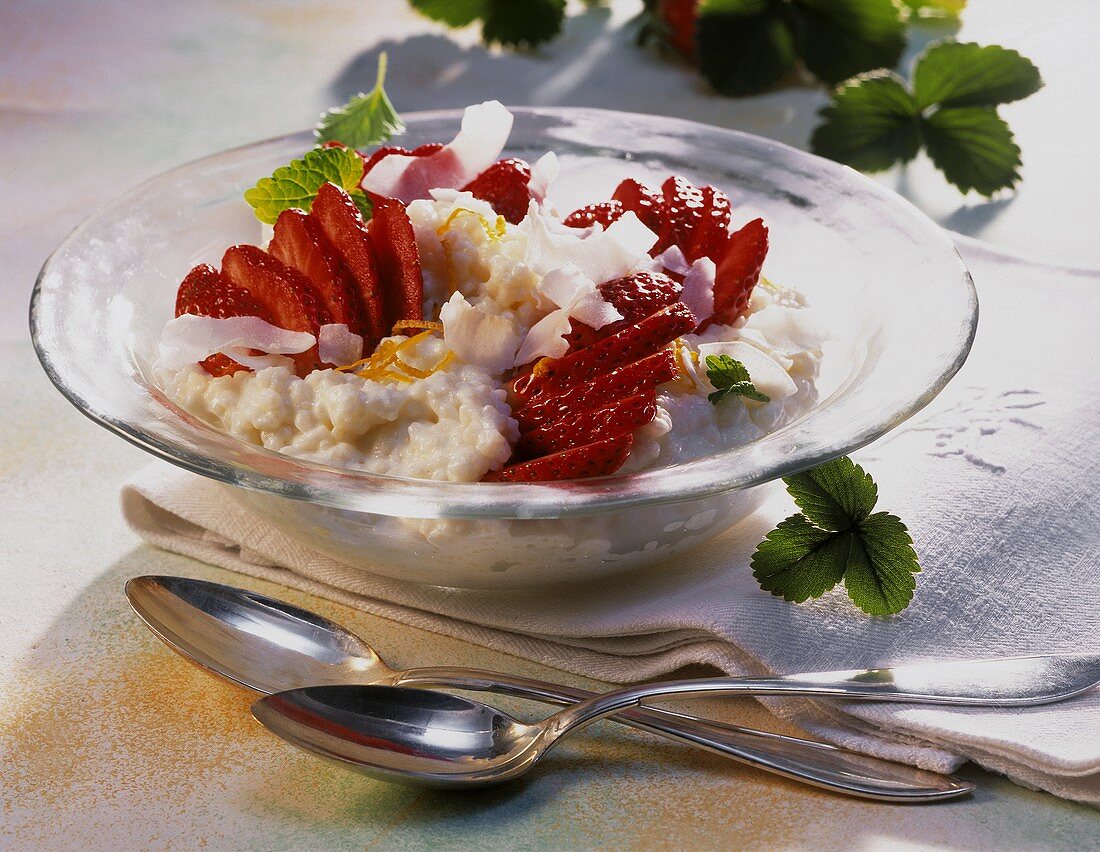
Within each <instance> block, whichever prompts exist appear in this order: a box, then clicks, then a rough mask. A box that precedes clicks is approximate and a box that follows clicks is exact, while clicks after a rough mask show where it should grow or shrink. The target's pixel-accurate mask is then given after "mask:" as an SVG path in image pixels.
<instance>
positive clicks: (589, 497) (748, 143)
mask: <svg viewBox="0 0 1100 852" xmlns="http://www.w3.org/2000/svg"><path fill="white" fill-rule="evenodd" d="M508 109H509V111H511V112H512V113H513V114H514V115H516V116H517V117H519V116H531V117H538V116H551V117H552V116H554V115H555V114H558V115H566V114H567V115H569V116H581V117H588V118H591V119H601V118H602V119H608V120H610V119H613V118H616V117H617V118H619V119H629V120H633V121H642V122H648V123H653V124H654V125H657V126H662V127H664V128H666V129H667V130H669V131H673V130H679V131H680V132H683V131H685V130H686V131H689V132H690V131H692V130H694V131H695V132H705V133H708V134H714V133H718V134H724V135H725V136H726V137H727V138H728V139H730V141H731V142H734V143H736V144H737V145H738V146H740V147H741V148H742V149H744V148H748V149H753V148H755V149H766V150H767V152H768V154H769V155H772V156H776V157H778V158H780V159H781V160H782V159H783V158H793V159H794V160H795V161H803V162H805V161H807V160H809V161H812V164H813V166H814V168H816V169H818V170H820V171H821V172H822V173H823V174H826V175H830V176H832V177H834V178H838V179H843V180H844V181H848V182H854V183H855V185H856V186H857V187H858V189H859V190H860V191H862V192H865V193H871V194H873V195H875V196H878V198H879V200H881V201H885V202H886V203H888V204H890V205H893V206H894V207H896V208H897V210H898V211H899V213H905V214H906V215H907V216H908V217H909V220H910V222H911V223H919V225H920V227H921V228H922V229H923V231H924V232H925V233H924V234H923V236H924V237H925V238H926V239H928V240H930V241H933V242H937V243H939V244H940V246H941V248H942V249H944V250H946V251H948V252H950V254H951V255H953V257H954V261H955V262H956V267H957V269H956V272H957V274H958V281H957V283H958V284H961V285H962V286H963V287H964V288H965V289H966V293H965V297H966V298H965V313H966V316H965V318H964V321H963V323H962V325H961V327H960V329H959V332H958V333H957V335H956V338H955V340H954V344H955V345H954V354H953V356H952V357H951V358H950V359H947V360H945V362H944V363H943V364H942V366H941V369H940V371H939V372H938V374H937V375H936V376H935V378H934V379H933V381H932V382H931V383H930V385H929V386H928V387H927V388H924V389H923V390H921V392H920V393H917V394H913V395H910V396H909V397H906V398H904V399H902V400H899V401H897V402H895V403H894V406H893V407H892V408H890V409H888V410H884V411H883V413H882V415H881V417H879V418H878V419H876V420H874V421H873V422H867V423H865V424H864V425H863V427H862V428H860V429H857V430H855V431H853V432H852V433H850V434H848V435H845V436H843V438H842V439H841V440H834V441H832V442H830V443H827V444H826V443H822V442H816V443H814V442H809V443H806V444H804V445H801V446H800V447H799V449H798V450H797V451H795V452H793V453H790V454H788V455H787V456H786V457H784V458H782V459H778V460H773V461H771V462H770V463H768V464H765V463H762V462H760V461H754V462H752V463H751V464H748V465H745V466H744V468H745V469H743V470H742V471H740V472H738V473H736V474H735V475H729V471H728V470H724V469H723V467H724V463H725V462H728V457H729V455H730V454H731V453H737V452H738V451H739V450H744V449H745V448H746V447H749V448H759V447H760V446H761V445H762V443H765V444H766V442H767V441H768V439H769V438H773V437H774V436H777V435H780V434H781V433H783V432H784V431H786V429H787V428H789V427H784V428H783V429H780V430H778V431H776V432H771V433H768V434H766V435H764V436H762V437H761V438H759V439H757V440H755V441H753V442H751V443H750V444H748V445H744V446H742V447H735V448H731V449H730V450H727V451H725V452H720V453H714V454H711V455H708V456H704V457H702V458H699V459H695V460H693V461H689V462H685V463H682V464H679V465H674V466H671V467H666V468H656V469H651V470H645V471H639V472H637V473H628V474H615V475H611V476H606V477H597V478H592V479H584V480H570V481H568V482H564V483H484V482H474V483H469V482H445V481H436V480H426V479H412V478H408V477H399V476H392V475H386V474H375V473H368V472H366V471H360V470H351V469H345V468H334V467H330V466H328V465H324V464H321V463H317V462H310V461H306V460H303V459H297V458H293V457H290V456H286V455H284V454H282V453H278V452H276V451H273V450H266V449H265V448H262V447H257V448H255V449H256V450H258V451H260V452H262V453H265V454H270V455H271V456H273V457H274V459H275V460H274V463H275V464H279V463H285V466H286V467H287V468H288V469H289V470H291V471H295V472H297V471H303V472H304V473H305V474H306V476H287V477H284V476H279V475H275V474H272V473H265V472H260V471H256V470H250V469H247V468H245V467H243V466H240V465H235V464H233V463H232V462H227V461H222V460H218V459H214V458H211V457H210V456H206V455H203V454H200V453H195V452H192V451H191V450H190V449H188V448H186V447H184V446H181V445H179V444H178V443H177V442H175V441H173V440H169V439H167V438H163V437H161V436H159V435H157V434H156V433H154V432H151V431H149V430H147V429H145V428H143V427H142V426H141V425H139V424H135V423H130V422H127V421H125V420H122V419H119V418H117V417H113V416H112V415H111V414H110V412H106V411H100V410H98V409H97V408H96V407H95V406H94V405H92V403H90V402H89V401H88V399H87V398H86V397H85V396H84V395H83V394H82V393H81V391H80V389H79V388H78V387H74V386H73V385H71V384H70V383H69V382H67V381H66V379H65V377H64V371H63V368H62V367H61V366H59V365H58V364H57V363H56V362H55V360H54V359H53V357H52V353H51V351H50V350H49V349H48V347H47V346H46V345H45V343H44V341H43V338H42V334H41V327H42V325H43V318H42V316H41V315H40V307H41V299H42V292H43V291H42V283H43V281H44V279H45V277H46V275H47V274H48V272H49V271H50V269H51V263H52V262H53V260H54V259H55V258H56V257H57V256H58V255H59V254H60V253H61V252H62V251H63V250H64V249H65V248H66V247H67V246H68V245H69V244H70V243H72V242H75V241H78V240H79V239H80V237H81V236H82V234H83V232H84V231H85V230H86V229H89V228H90V227H91V226H92V225H93V224H95V223H96V222H97V221H98V220H99V219H100V218H102V217H105V216H107V215H108V214H109V213H111V212H112V211H113V210H114V208H116V207H117V206H118V205H120V204H123V203H125V202H126V201H127V200H128V199H129V198H130V197H131V196H134V195H137V194H138V193H139V192H141V191H142V190H143V189H145V188H146V187H148V186H150V185H151V184H153V183H155V182H156V181H158V180H160V179H162V178H165V177H167V176H170V175H174V174H176V173H178V172H181V171H184V170H187V169H189V168H191V167H193V166H196V165H198V164H200V163H203V162H205V161H209V160H213V159H216V158H220V157H224V156H228V155H231V154H234V153H240V152H244V151H248V150H250V149H255V148H260V147H262V146H266V145H273V144H279V143H285V142H291V141H302V142H303V143H305V147H306V148H308V146H309V145H310V144H312V142H313V138H314V137H313V133H312V131H298V132H296V133H289V134H283V135H279V136H274V137H270V138H268V139H263V140H258V141H254V142H250V143H247V144H245V145H239V146H235V147H233V148H227V149H224V150H222V151H219V152H216V153H214V154H209V155H206V156H204V157H199V158H196V159H194V160H190V161H188V162H186V163H183V164H181V165H179V166H175V167H173V168H171V169H168V170H166V171H163V172H160V173H158V174H156V175H154V176H152V177H150V178H148V179H146V180H145V181H142V182H141V183H139V184H137V185H135V186H133V187H131V188H130V189H129V190H127V191H126V192H124V193H123V194H121V195H120V196H118V197H116V198H114V199H112V200H111V201H109V202H107V203H106V204H103V205H101V206H100V207H98V208H97V209H96V210H95V211H94V212H93V213H91V214H90V215H89V216H88V217H86V218H85V219H84V220H83V221H82V222H81V223H80V224H79V225H77V226H76V227H75V228H74V229H73V230H72V231H70V232H69V234H68V235H67V236H66V237H65V239H64V240H63V241H62V242H61V243H60V244H59V245H58V247H57V248H56V249H55V250H54V251H53V252H51V254H50V256H49V257H47V259H46V261H45V262H44V263H43V266H42V269H41V270H40V272H39V274H38V277H37V279H36V281H35V284H34V288H33V290H32V293H31V300H30V311H29V314H30V316H29V320H30V333H31V340H32V343H33V345H34V349H35V353H36V354H37V356H38V360H39V362H40V363H41V365H42V368H43V370H44V371H45V373H46V375H47V376H48V378H49V379H50V381H51V382H52V383H53V385H54V386H55V387H56V388H57V389H58V390H59V391H60V392H61V394H62V395H63V396H64V397H65V398H66V399H68V401H69V402H70V403H72V404H73V405H74V406H75V407H76V408H77V409H78V410H79V411H80V412H81V413H82V414H84V415H85V416H86V417H88V418H90V419H91V420H92V421H93V422H95V423H97V424H99V425H100V426H103V427H104V428H106V429H108V430H109V431H111V432H113V433H115V434H117V435H119V436H120V437H122V438H123V439H125V440H126V441H128V442H129V443H131V444H133V445H135V446H138V447H140V448H141V449H143V450H145V451H146V452H149V453H150V454H151V455H153V456H155V457H157V458H160V459H162V460H164V461H167V462H169V463H171V464H173V465H175V466H177V467H180V468H182V469H184V470H188V471H191V472H193V473H197V474H199V475H202V476H205V477H208V478H211V479H214V480H216V481H219V482H222V483H225V484H229V485H234V486H239V487H243V488H247V489H249V490H252V491H259V492H266V493H269V494H273V495H278V496H280V497H286V498H289V499H292V500H304V501H308V502H311V503H317V504H321V505H327V506H331V507H334V508H338V509H345V510H350V511H356V512H369V513H374V514H380V515H387V516H404V517H423V518H498V519H535V518H560V517H567V516H572V515H587V514H594V513H599V512H608V511H616V510H622V509H627V508H635V507H642V506H650V505H657V504H662V503H670V502H683V501H689V500H698V499H703V498H707V497H713V496H716V495H720V494H723V493H726V492H730V491H738V490H742V489H745V488H751V487H754V486H757V485H762V484H764V483H767V482H770V481H773V480H776V479H779V478H781V477H784V476H789V475H791V474H794V473H798V472H800V471H803V470H807V469H810V468H813V467H816V466H817V465H819V464H822V463H824V462H826V461H829V460H830V459H833V458H836V457H837V456H841V455H846V454H848V453H850V452H853V451H855V450H857V449H859V448H860V447H863V446H865V445H867V444H869V443H871V442H872V441H874V440H876V439H877V438H879V437H881V436H882V435H884V434H886V433H887V432H889V431H890V430H892V429H894V428H895V427H896V426H898V425H899V424H901V423H902V422H904V421H905V420H907V419H909V418H910V417H912V416H913V415H914V414H916V413H917V412H919V411H920V410H921V409H922V408H924V407H925V406H926V405H927V404H928V403H929V402H931V401H932V399H934V398H935V396H936V395H937V394H938V393H939V392H940V391H941V390H942V389H943V388H944V387H945V386H946V385H947V383H948V382H949V381H950V380H951V379H952V378H953V377H954V376H955V374H956V373H957V372H958V371H959V369H961V367H962V365H963V363H964V362H965V361H966V358H967V356H968V355H969V352H970V349H971V347H972V345H973V341H974V336H975V334H976V330H977V321H978V301H977V292H976V290H975V288H974V282H973V279H972V277H971V275H970V273H969V271H968V270H967V268H966V266H965V264H964V263H963V260H962V257H961V256H960V255H959V252H958V250H957V248H956V247H955V245H954V242H953V241H952V240H951V239H950V237H949V235H948V233H947V232H946V231H945V230H943V229H942V228H940V227H939V226H937V225H936V224H935V223H934V222H932V220H930V219H929V218H928V217H926V216H925V215H924V214H923V213H921V212H920V211H919V210H918V209H917V208H916V207H915V206H913V205H912V204H911V203H910V202H908V201H907V200H906V199H904V198H902V197H901V196H899V195H897V194H895V193H893V192H891V191H890V190H888V189H886V188H885V187H884V186H882V185H881V184H879V183H877V182H875V181H873V180H871V179H870V178H868V177H866V176H865V175H863V174H860V173H859V172H857V171H855V170H853V169H850V168H849V167H847V166H843V165H840V164H838V163H835V162H833V161H831V160H826V159H823V158H820V157H817V156H815V155H813V154H810V153H808V152H806V151H802V150H799V149H797V148H793V147H791V146H789V145H785V144H783V143H781V142H776V141H774V140H771V139H767V138H765V137H761V136H757V135H755V134H752V133H746V132H744V131H739V130H733V129H729V128H722V127H717V126H714V125H709V124H705V123H702V122H696V121H690V120H687V119H679V118H672V117H667V116H655V115H647V114H641V113H630V112H623V111H619V110H606V109H597V108H589V107H511V106H509V107H508ZM461 116H462V110H460V109H455V110H428V111H421V112H413V113H408V114H406V115H404V116H403V118H404V120H405V122H406V124H407V125H408V126H409V127H412V126H414V125H416V124H418V123H426V122H429V121H438V120H445V121H453V122H454V123H455V124H457V122H458V120H459V119H460V118H461ZM134 381H135V383H140V382H139V381H138V379H137V377H135V378H134ZM843 406H844V400H843V399H842V400H839V401H837V402H836V403H834V404H833V405H832V406H830V408H834V409H836V408H842V407H843ZM812 413H813V409H811V410H810V411H809V412H807V413H806V414H805V415H803V416H802V417H801V418H799V420H798V421H796V422H795V423H794V424H791V425H792V426H793V425H797V423H798V422H801V421H802V420H804V419H806V418H807V417H810V416H811V415H812ZM311 471H312V472H314V473H315V475H314V476H310V475H309V474H310V472H311ZM722 474H725V475H722Z"/></svg>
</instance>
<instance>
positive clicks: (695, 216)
mask: <svg viewBox="0 0 1100 852" xmlns="http://www.w3.org/2000/svg"><path fill="white" fill-rule="evenodd" d="M661 192H662V193H663V197H664V211H663V217H662V220H661V229H660V231H659V232H658V234H657V244H656V245H655V246H654V247H653V249H652V251H651V252H650V253H651V254H653V256H656V255H658V254H660V253H661V252H663V251H664V250H665V249H667V248H669V247H670V246H679V247H680V248H681V249H682V250H683V251H684V254H685V255H686V254H687V250H688V247H689V246H690V245H691V242H692V237H693V235H694V233H695V229H696V227H697V226H698V225H699V223H700V222H702V220H703V206H704V204H703V193H702V190H700V189H699V187H697V186H696V185H695V184H693V183H692V182H691V181H689V180H688V179H687V178H684V177H680V176H679V175H671V176H670V177H669V178H667V179H666V180H665V182H664V183H663V184H661Z"/></svg>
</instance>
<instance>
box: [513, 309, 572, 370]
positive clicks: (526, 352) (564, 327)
mask: <svg viewBox="0 0 1100 852" xmlns="http://www.w3.org/2000/svg"><path fill="white" fill-rule="evenodd" d="M572 330H573V324H572V322H570V320H569V312H568V311H566V310H564V309H563V308H559V309H558V310H556V311H551V312H550V313H548V314H547V315H546V316H544V317H543V318H542V319H540V320H539V321H538V322H537V323H535V324H534V325H533V326H531V330H530V331H528V332H527V336H526V337H525V338H524V339H523V345H522V346H520V348H519V352H518V353H516V358H515V365H517V366H518V365H521V364H530V363H531V362H532V361H534V360H535V359H536V358H560V357H561V356H562V355H564V354H565V353H566V352H567V351H569V343H568V341H567V340H566V339H565V335H567V334H569V332H570V331H572Z"/></svg>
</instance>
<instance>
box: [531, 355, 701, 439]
mask: <svg viewBox="0 0 1100 852" xmlns="http://www.w3.org/2000/svg"><path fill="white" fill-rule="evenodd" d="M678 373H679V370H678V368H677V366H676V359H675V357H674V356H673V354H672V350H671V349H662V350H661V351H659V352H655V353H653V354H652V355H650V356H648V357H646V358H642V359H641V360H640V361H635V362H634V363H632V364H627V365H626V366H624V367H619V368H618V369H617V370H612V371H611V372H610V373H607V374H605V375H602V376H596V377H595V378H594V379H591V380H590V381H587V382H585V383H584V384H581V385H577V386H576V387H573V388H570V389H568V390H566V391H563V392H562V393H557V394H546V395H544V394H539V395H536V396H534V397H532V398H529V399H528V400H527V401H526V402H525V404H523V405H522V406H521V407H520V408H518V409H517V410H516V411H514V412H513V415H512V416H513V417H515V418H516V420H517V421H518V422H519V428H520V431H521V432H530V431H532V430H534V429H538V428H540V427H542V426H545V425H547V424H548V423H553V422H555V421H557V420H561V419H562V418H563V417H566V416H569V415H573V414H579V413H582V412H586V411H592V410H594V409H597V408H602V407H604V406H605V405H607V404H609V403H610V402H612V401H614V400H618V399H626V398H627V397H631V396H634V395H635V394H637V393H640V392H642V391H645V390H654V389H656V387H657V386H658V385H662V384H664V383H665V382H671V381H672V380H673V379H675V378H676V376H677V375H678Z"/></svg>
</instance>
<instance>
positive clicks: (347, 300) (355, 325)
mask: <svg viewBox="0 0 1100 852" xmlns="http://www.w3.org/2000/svg"><path fill="white" fill-rule="evenodd" d="M267 250H268V251H269V252H270V253H271V254H272V255H273V256H274V257H276V258H277V259H278V260H281V261H282V262H283V263H285V264H286V265H287V266H290V267H293V268H294V269H297V270H298V271H299V272H301V273H302V274H303V275H305V277H306V278H308V279H309V281H310V283H311V284H312V285H313V287H314V289H315V290H316V291H317V295H318V297H320V301H321V304H322V305H323V306H324V308H325V311H326V312H327V314H328V321H329V322H341V323H344V324H345V325H347V326H348V328H349V329H351V330H352V331H353V332H355V333H356V334H359V333H361V331H360V330H361V327H362V324H363V321H362V315H363V306H362V305H361V304H360V302H359V294H358V292H357V288H356V287H355V285H354V283H353V282H352V279H351V275H350V273H349V272H348V271H347V270H346V269H345V268H344V264H343V263H341V262H340V256H339V255H338V254H337V253H336V249H335V248H333V246H332V243H330V242H329V240H328V237H326V236H325V234H324V231H323V230H322V229H321V226H320V225H319V224H318V223H317V220H316V219H313V218H310V217H309V215H307V214H306V213H305V212H303V211H302V210H284V211H283V212H282V213H280V214H279V218H278V220H277V221H276V222H275V236H274V237H273V238H272V240H271V245H269V246H268V247H267Z"/></svg>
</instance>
